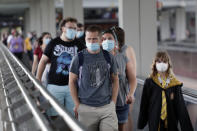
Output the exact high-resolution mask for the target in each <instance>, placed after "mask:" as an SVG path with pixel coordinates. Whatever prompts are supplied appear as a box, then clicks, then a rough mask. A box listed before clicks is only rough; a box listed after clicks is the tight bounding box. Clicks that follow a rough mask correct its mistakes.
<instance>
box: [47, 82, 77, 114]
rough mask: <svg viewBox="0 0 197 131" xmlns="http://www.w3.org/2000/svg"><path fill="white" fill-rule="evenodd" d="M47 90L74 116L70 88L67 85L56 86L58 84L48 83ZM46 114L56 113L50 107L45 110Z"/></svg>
mask: <svg viewBox="0 0 197 131" xmlns="http://www.w3.org/2000/svg"><path fill="white" fill-rule="evenodd" d="M47 90H48V91H49V92H50V93H51V95H53V96H54V97H55V98H56V100H57V101H58V102H59V103H60V104H61V105H63V106H64V107H65V108H66V110H67V111H68V112H69V113H71V114H72V115H73V116H74V111H73V108H74V102H73V100H72V97H71V95H70V89H69V87H68V85H65V86H58V85H52V84H48V85H47ZM47 115H48V116H57V115H58V113H57V112H56V111H55V109H53V108H50V109H49V110H47Z"/></svg>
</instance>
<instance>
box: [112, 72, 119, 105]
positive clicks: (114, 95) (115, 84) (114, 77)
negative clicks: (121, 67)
mask: <svg viewBox="0 0 197 131" xmlns="http://www.w3.org/2000/svg"><path fill="white" fill-rule="evenodd" d="M111 79H112V101H113V102H114V103H115V104H116V100H117V96H118V89H119V78H118V73H116V74H112V75H111Z"/></svg>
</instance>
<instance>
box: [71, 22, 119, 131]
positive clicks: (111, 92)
mask: <svg viewBox="0 0 197 131" xmlns="http://www.w3.org/2000/svg"><path fill="white" fill-rule="evenodd" d="M85 40H86V46H87V49H84V50H82V51H81V52H80V53H78V55H77V56H75V57H74V58H73V60H72V63H71V66H70V73H69V87H70V91H71V95H72V98H73V100H74V103H75V108H74V112H75V116H76V117H78V120H79V121H80V122H81V123H82V124H83V125H84V126H85V127H86V128H87V130H88V131H96V130H99V131H117V130H118V120H117V116H116V112H115V103H116V99H117V94H118V85H119V84H118V82H119V81H118V72H117V63H116V61H115V59H114V57H113V56H112V55H111V54H110V53H108V52H107V51H105V50H102V49H101V48H100V46H101V29H100V27H98V26H96V25H92V26H89V27H88V28H87V30H86V38H85ZM76 83H78V85H77V84H76Z"/></svg>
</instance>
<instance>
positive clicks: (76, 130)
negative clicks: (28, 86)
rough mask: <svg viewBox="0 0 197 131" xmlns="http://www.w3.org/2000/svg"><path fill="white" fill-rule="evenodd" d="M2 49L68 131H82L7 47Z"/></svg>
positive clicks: (3, 46) (76, 122)
mask: <svg viewBox="0 0 197 131" xmlns="http://www.w3.org/2000/svg"><path fill="white" fill-rule="evenodd" d="M0 46H1V47H2V48H3V51H6V53H8V54H9V55H10V56H11V57H12V58H13V59H14V60H15V62H16V63H17V64H18V65H19V66H20V67H21V68H22V70H23V71H24V72H25V74H26V75H27V76H28V77H29V79H30V80H31V81H32V82H33V84H34V85H35V86H36V88H37V89H38V90H39V91H40V93H41V94H42V95H43V96H44V97H45V99H46V100H48V101H49V103H50V104H51V105H52V106H53V108H54V109H55V110H56V112H57V113H59V115H60V116H61V117H62V118H63V119H64V121H65V122H66V123H67V125H68V126H69V127H70V129H72V130H74V131H84V129H83V127H82V126H81V125H80V123H79V122H78V121H76V120H75V119H74V118H72V117H71V115H70V114H69V113H68V112H67V111H66V110H65V109H64V107H63V106H62V105H60V104H59V103H58V102H57V101H56V100H55V99H54V98H53V96H52V95H51V94H50V93H49V92H48V91H47V90H46V89H45V88H44V87H43V86H42V85H41V83H40V81H38V80H37V79H36V78H35V77H34V76H33V75H32V74H31V72H29V71H28V69H27V68H26V67H25V66H24V65H23V64H22V63H21V62H20V61H19V60H18V59H17V58H16V57H15V56H14V55H13V54H12V53H11V52H10V51H9V50H8V49H7V47H6V46H5V45H3V44H0Z"/></svg>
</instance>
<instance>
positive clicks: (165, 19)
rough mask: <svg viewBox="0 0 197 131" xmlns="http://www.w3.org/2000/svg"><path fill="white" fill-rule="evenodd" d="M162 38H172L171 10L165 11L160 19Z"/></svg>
mask: <svg viewBox="0 0 197 131" xmlns="http://www.w3.org/2000/svg"><path fill="white" fill-rule="evenodd" d="M160 27H161V28H160V29H161V40H162V41H164V40H166V39H169V38H170V17H169V11H163V12H162V14H161V20H160Z"/></svg>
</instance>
